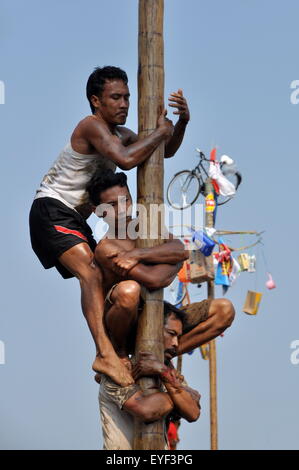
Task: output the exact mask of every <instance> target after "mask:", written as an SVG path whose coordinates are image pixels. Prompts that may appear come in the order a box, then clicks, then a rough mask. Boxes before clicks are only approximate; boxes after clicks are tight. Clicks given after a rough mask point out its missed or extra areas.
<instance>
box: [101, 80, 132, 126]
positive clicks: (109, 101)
mask: <svg viewBox="0 0 299 470" xmlns="http://www.w3.org/2000/svg"><path fill="white" fill-rule="evenodd" d="M129 98H130V93H129V88H128V86H127V85H126V84H125V83H124V82H123V81H122V80H119V79H113V80H106V82H105V85H104V90H103V92H102V95H101V96H100V97H97V96H95V95H93V97H92V103H93V105H94V106H95V108H96V113H99V114H100V115H101V116H102V118H103V119H104V120H105V121H106V122H107V123H109V124H115V125H124V124H125V123H126V120H127V115H128V111H129V106H130V102H129Z"/></svg>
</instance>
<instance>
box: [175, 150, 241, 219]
mask: <svg viewBox="0 0 299 470" xmlns="http://www.w3.org/2000/svg"><path fill="white" fill-rule="evenodd" d="M196 151H197V152H198V153H199V158H200V160H199V162H198V164H197V165H196V167H195V168H193V170H182V171H179V172H178V173H176V174H175V175H174V176H173V178H172V179H171V181H170V183H169V185H168V187H167V201H168V203H169V205H170V206H172V207H173V208H174V209H180V210H183V209H186V208H187V207H190V206H192V204H194V202H195V201H196V200H197V198H198V197H199V195H200V194H204V182H205V180H206V178H208V177H209V166H210V163H211V162H210V160H209V159H207V158H206V157H205V154H204V153H203V152H202V151H201V150H199V149H196ZM220 169H221V171H222V173H223V174H224V175H225V177H226V178H227V179H228V180H229V181H230V182H231V183H233V185H234V186H235V189H236V190H237V189H238V187H239V185H240V184H241V181H242V175H241V173H240V172H239V171H237V169H236V166H235V165H234V161H233V160H232V159H231V158H230V157H227V156H226V155H223V156H222V157H221V160H220ZM232 198H233V196H222V195H221V194H219V195H217V196H216V201H217V205H219V206H221V205H223V204H226V203H227V202H228V201H230V200H231V199H232Z"/></svg>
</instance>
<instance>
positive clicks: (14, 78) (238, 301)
mask: <svg viewBox="0 0 299 470" xmlns="http://www.w3.org/2000/svg"><path fill="white" fill-rule="evenodd" d="M0 8H1V15H0V16H1V20H0V21H1V27H0V31H1V32H0V53H1V59H2V60H1V67H0V80H1V81H3V83H4V84H5V104H1V105H0V120H1V139H0V149H1V161H2V175H3V180H2V185H1V191H2V197H1V213H2V216H3V218H2V221H3V222H2V230H1V246H2V267H3V268H2V270H1V286H2V294H1V300H0V302H1V304H0V305H1V307H0V308H1V310H0V311H1V316H0V340H1V341H3V342H4V345H5V364H0V384H1V385H0V390H1V402H0V417H1V420H0V421H1V424H0V448H1V449H99V448H101V446H102V438H101V429H100V420H99V413H98V403H97V393H98V386H97V384H96V383H95V382H94V381H93V373H92V371H91V368H90V365H91V362H92V359H93V356H94V346H93V342H92V339H91V336H90V333H89V331H88V328H87V325H86V323H85V319H84V318H83V315H82V313H81V309H80V290H79V285H78V282H77V281H76V280H75V279H72V280H63V279H62V278H61V277H60V275H59V274H58V273H56V272H55V270H48V271H45V270H43V268H42V266H41V265H40V263H39V261H38V259H37V258H36V257H35V255H34V253H33V252H32V250H31V246H30V240H29V232H28V213H29V210H30V206H31V203H32V199H33V196H34V193H35V190H36V188H37V186H38V185H39V183H40V180H41V178H42V176H43V175H44V173H45V172H46V171H47V170H48V168H49V167H50V165H51V163H52V162H53V161H54V160H55V158H56V157H57V156H58V154H59V152H60V150H61V149H62V147H63V146H64V145H65V144H66V143H67V141H68V140H69V138H70V135H71V132H72V130H73V128H74V126H75V125H76V124H77V123H78V121H79V120H80V119H82V118H83V117H84V116H86V115H87V114H89V113H90V110H89V106H88V102H87V100H86V98H85V84H86V80H87V78H88V76H89V74H90V73H91V71H92V70H93V68H94V67H95V66H97V65H100V66H101V65H118V66H120V67H122V68H124V69H125V70H126V71H127V73H128V76H129V86H130V91H131V110H130V114H129V118H128V121H127V125H128V127H131V128H132V129H133V130H135V131H136V129H137V102H136V100H137V83H136V76H137V33H138V20H137V1H135V0H127V1H126V2H123V1H121V0H114V2H110V3H109V2H104V1H101V0H98V1H94V0H90V1H89V2H83V1H81V0H60V1H59V2H58V1H57V0H53V1H52V2H46V1H45V0H44V1H42V2H41V1H37V0H28V1H27V2H24V1H21V0H9V1H8V0H2V1H1V5H0ZM298 14H299V6H298V2H295V1H292V0H289V1H288V2H284V3H281V2H271V1H270V0H264V1H263V2H259V1H256V0H252V1H250V2H245V1H241V2H240V1H237V0H227V1H226V2H222V1H220V0H215V1H213V2H208V3H207V2H203V1H195V0H189V1H188V2H182V1H179V0H171V1H170V0H166V1H165V31H164V39H165V97H167V95H168V94H169V93H170V92H172V91H175V90H177V89H178V88H182V89H183V90H184V93H185V96H186V97H187V99H188V102H189V106H190V111H191V121H190V124H189V126H188V129H187V132H186V137H185V140H184V143H183V145H182V146H181V148H180V150H179V152H178V153H177V155H176V156H175V157H174V158H173V159H170V160H168V161H166V162H165V185H167V184H168V182H169V180H170V178H171V176H172V175H173V174H174V173H175V172H176V171H179V170H181V169H185V168H192V167H193V166H194V165H195V163H196V154H195V151H194V149H195V148H196V147H200V148H202V149H203V150H204V151H206V152H209V150H210V149H211V147H212V146H213V145H217V146H218V147H219V152H220V153H226V154H229V155H230V156H231V157H232V158H234V159H235V160H236V162H237V164H238V167H239V169H240V170H241V172H242V174H243V177H244V182H243V184H242V186H241V188H240V190H239V192H238V195H237V197H236V198H235V200H233V201H232V202H231V203H230V204H228V205H227V206H225V207H223V209H221V210H219V211H218V215H217V221H216V227H217V228H219V229H225V230H258V231H262V230H265V234H264V251H265V254H266V258H267V263H268V266H269V269H270V270H271V272H272V274H273V276H274V278H275V281H276V283H277V289H276V290H273V291H267V290H266V289H265V287H264V284H265V281H266V272H265V266H264V264H263V260H262V257H261V254H260V253H258V252H255V253H256V254H257V255H258V272H257V275H256V276H255V275H251V274H246V273H244V274H242V276H240V278H239V279H238V281H237V283H236V285H235V286H234V287H232V288H231V289H230V290H229V292H228V294H227V297H228V298H230V299H231V300H232V301H233V303H234V305H235V308H236V312H237V314H236V319H235V321H234V324H233V326H232V327H231V328H230V330H228V331H227V332H226V333H225V336H224V337H223V338H219V339H217V358H218V363H217V365H218V408H219V413H218V416H219V448H221V449H298V438H297V428H298V420H299V415H298V388H299V385H298V373H299V365H293V364H292V363H291V361H290V356H291V352H292V350H291V349H290V344H291V342H292V341H294V340H296V339H299V322H298V312H297V307H296V305H297V300H296V298H297V296H296V291H297V288H298V287H297V260H298V255H297V247H296V244H295V245H293V244H292V241H293V240H294V238H295V236H296V233H297V230H298V222H297V218H296V201H297V197H296V189H297V178H298V142H297V135H298V119H299V105H294V104H291V102H290V95H291V91H292V90H291V89H290V84H291V82H292V81H293V80H296V79H299V73H298V58H297V56H298V53H297V44H298V25H297V18H298ZM170 111H171V110H170ZM170 111H169V116H170V115H171V112H170ZM282 170H283V171H282ZM128 176H129V184H130V186H131V188H132V192H133V194H135V192H136V184H135V178H136V176H135V171H131V172H129V173H128ZM90 224H91V226H92V227H94V226H95V224H96V219H95V218H91V219H90ZM232 243H233V244H234V246H240V245H241V244H242V240H241V239H240V238H238V237H236V238H234V239H233V240H232ZM255 287H257V288H258V289H259V290H261V291H262V292H263V293H264V297H263V299H262V302H261V306H260V310H259V313H258V315H257V316H256V317H251V316H248V315H246V314H244V313H242V306H243V302H244V299H245V296H246V292H247V289H253V288H255ZM204 289H205V288H204V287H203V288H202V289H201V291H200V292H199V291H198V290H197V289H192V298H193V299H194V300H200V299H201V298H203V296H204V294H205V292H204ZM216 293H217V296H219V297H220V296H221V295H222V293H221V290H220V289H219V290H218V289H217V291H216ZM183 370H184V374H185V377H186V379H187V380H188V382H189V383H190V385H191V386H193V387H194V388H196V389H198V390H199V391H200V393H201V394H202V416H201V418H200V420H199V421H198V422H196V423H193V424H188V423H184V424H183V425H182V426H181V430H180V438H181V443H180V448H181V449H208V448H209V397H208V391H209V389H208V386H209V383H208V363H207V362H206V361H203V360H202V359H201V356H200V354H199V352H198V351H196V352H195V353H194V354H193V355H192V356H187V357H186V358H184V364H183Z"/></svg>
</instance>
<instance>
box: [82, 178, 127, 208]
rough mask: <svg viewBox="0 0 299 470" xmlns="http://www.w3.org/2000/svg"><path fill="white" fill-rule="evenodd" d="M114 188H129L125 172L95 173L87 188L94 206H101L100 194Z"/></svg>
mask: <svg viewBox="0 0 299 470" xmlns="http://www.w3.org/2000/svg"><path fill="white" fill-rule="evenodd" d="M113 186H127V187H128V185H127V175H126V174H125V173H123V172H121V173H114V171H112V170H110V169H109V170H108V169H107V170H99V171H97V172H96V173H94V175H93V177H92V178H91V180H90V181H89V183H88V184H87V186H86V191H87V192H88V194H89V200H90V202H91V203H92V204H93V205H94V206H98V205H99V204H100V199H101V198H100V194H101V192H102V191H105V189H108V188H112V187H113Z"/></svg>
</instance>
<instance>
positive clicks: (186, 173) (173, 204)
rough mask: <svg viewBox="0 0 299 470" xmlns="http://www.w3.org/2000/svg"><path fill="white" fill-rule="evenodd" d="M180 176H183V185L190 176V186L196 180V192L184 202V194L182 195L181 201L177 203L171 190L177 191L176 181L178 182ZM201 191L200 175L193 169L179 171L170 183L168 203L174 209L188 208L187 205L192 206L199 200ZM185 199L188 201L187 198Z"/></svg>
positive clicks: (167, 194)
mask: <svg viewBox="0 0 299 470" xmlns="http://www.w3.org/2000/svg"><path fill="white" fill-rule="evenodd" d="M182 177H183V178H182ZM184 177H185V181H184ZM180 178H181V182H182V184H181V187H182V186H183V185H184V184H186V183H187V179H188V178H190V182H189V183H188V187H189V186H190V183H191V182H193V181H194V182H195V191H194V194H193V195H192V197H191V198H190V201H188V202H184V196H182V199H181V203H176V202H175V201H174V199H175V196H174V197H173V196H172V195H171V191H173V192H174V193H175V183H177V182H178V181H179V179H180ZM187 189H188V188H187ZM201 191H202V184H201V182H200V180H199V178H198V176H197V175H196V174H195V173H194V172H193V171H190V170H182V171H179V172H178V173H176V174H175V175H174V176H173V178H172V179H171V180H170V183H169V184H168V187H167V193H166V196H167V201H168V204H169V205H170V206H171V207H173V208H174V209H178V210H183V209H187V207H190V206H192V204H194V202H195V201H196V200H197V198H198V196H199V195H200V193H201ZM182 194H183V193H182V192H181V195H182ZM185 201H187V199H186V200H185Z"/></svg>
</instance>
